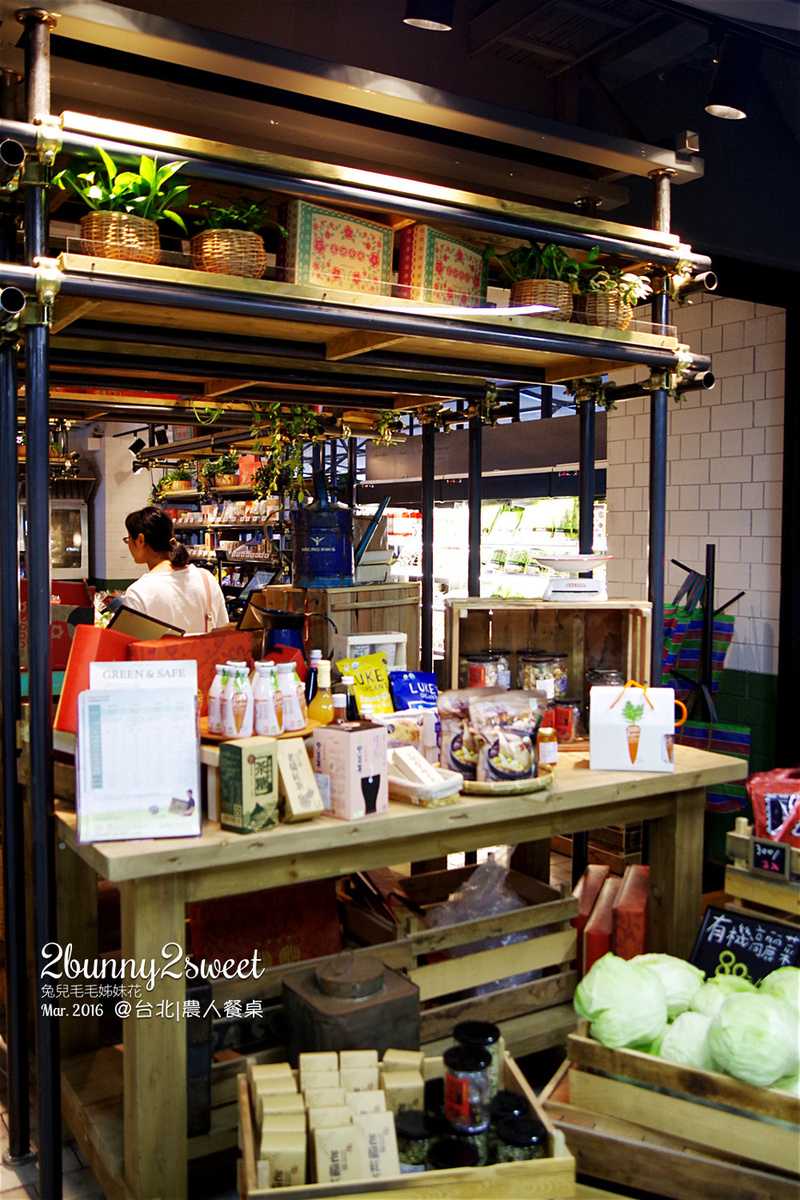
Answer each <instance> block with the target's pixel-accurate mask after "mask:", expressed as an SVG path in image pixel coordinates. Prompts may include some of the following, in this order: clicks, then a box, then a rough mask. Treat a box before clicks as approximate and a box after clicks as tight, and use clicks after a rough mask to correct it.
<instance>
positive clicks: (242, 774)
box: [219, 737, 278, 833]
mask: <svg viewBox="0 0 800 1200" xmlns="http://www.w3.org/2000/svg"><path fill="white" fill-rule="evenodd" d="M276 745H277V742H276V740H275V738H268V737H250V738H238V739H236V740H235V741H231V742H222V743H221V744H220V748H219V823H220V825H221V826H222V828H223V829H230V830H232V831H233V832H234V833H261V832H262V831H263V830H265V829H269V827H270V825H276V824H277V823H278V767H277V762H276V755H275V747H276Z"/></svg>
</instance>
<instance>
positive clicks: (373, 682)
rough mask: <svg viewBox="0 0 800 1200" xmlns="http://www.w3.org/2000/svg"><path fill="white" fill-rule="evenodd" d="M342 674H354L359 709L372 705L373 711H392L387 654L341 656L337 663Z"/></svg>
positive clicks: (354, 689) (354, 690) (354, 686)
mask: <svg viewBox="0 0 800 1200" xmlns="http://www.w3.org/2000/svg"><path fill="white" fill-rule="evenodd" d="M336 666H337V667H338V669H339V671H340V672H341V673H342V675H352V677H353V694H354V696H355V698H356V704H357V705H358V711H359V713H360V712H361V710H362V708H363V706H364V705H365V704H368V705H370V706H371V708H372V711H373V713H392V712H394V705H393V704H392V697H391V694H390V692H389V672H388V671H387V669H386V655H385V654H365V655H363V656H362V657H361V658H341V659H339V661H338V662H337V663H336Z"/></svg>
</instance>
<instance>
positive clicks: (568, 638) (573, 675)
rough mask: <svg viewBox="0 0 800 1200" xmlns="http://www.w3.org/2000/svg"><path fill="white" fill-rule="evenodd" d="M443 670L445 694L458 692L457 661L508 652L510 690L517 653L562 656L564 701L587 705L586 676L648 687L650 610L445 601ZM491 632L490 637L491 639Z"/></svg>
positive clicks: (623, 604)
mask: <svg viewBox="0 0 800 1200" xmlns="http://www.w3.org/2000/svg"><path fill="white" fill-rule="evenodd" d="M446 603H447V606H446V609H445V670H444V679H445V681H446V682H445V686H446V687H447V688H457V687H458V686H459V684H458V674H459V669H458V668H459V659H460V657H461V656H462V655H463V654H473V653H479V652H481V651H484V650H488V649H489V646H490V645H491V646H492V647H494V648H496V649H497V650H508V651H510V652H511V685H512V687H516V686H517V671H518V666H519V655H520V653H526V652H528V651H531V650H550V651H554V652H557V653H561V654H566V656H567V663H566V671H567V695H568V696H571V697H575V698H577V699H578V700H580V702H581V703H582V704H584V705H585V703H586V699H587V695H588V689H587V687H586V672H587V671H589V670H591V669H593V668H602V669H603V670H614V671H621V672H622V674H623V675H624V676H625V678H626V679H636V680H638V682H639V683H648V682H649V675H650V668H649V660H650V623H651V609H652V606H651V605H650V604H649V603H648V602H646V601H643V600H642V601H633V600H604V601H600V600H598V601H594V602H592V603H589V604H578V603H575V604H559V603H553V602H549V601H545V600H500V599H481V600H477V599H474V600H460V599H456V600H447V602H446ZM490 631H491V636H490Z"/></svg>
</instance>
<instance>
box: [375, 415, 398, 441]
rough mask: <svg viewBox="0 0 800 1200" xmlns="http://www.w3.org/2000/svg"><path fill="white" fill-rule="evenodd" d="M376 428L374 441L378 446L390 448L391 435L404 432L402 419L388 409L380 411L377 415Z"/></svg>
mask: <svg viewBox="0 0 800 1200" xmlns="http://www.w3.org/2000/svg"><path fill="white" fill-rule="evenodd" d="M377 427H378V436H377V438H376V439H375V440H376V441H377V443H378V445H379V446H391V444H392V437H393V435H394V434H396V433H403V431H404V426H403V420H402V418H401V417H399V416H398V414H397V413H396V412H393V411H392V410H391V409H390V408H384V409H381V411H380V412H379V413H378V420H377Z"/></svg>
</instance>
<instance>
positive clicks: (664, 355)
mask: <svg viewBox="0 0 800 1200" xmlns="http://www.w3.org/2000/svg"><path fill="white" fill-rule="evenodd" d="M21 19H22V20H23V22H24V24H25V30H26V45H27V51H26V73H27V83H28V105H27V115H28V120H27V121H26V122H20V121H13V120H8V119H1V120H0V138H3V137H5V138H13V139H16V140H17V141H19V142H20V143H21V144H22V145H23V146H24V147H25V149H26V151H27V157H26V163H25V171H24V176H23V178H24V185H25V186H24V188H23V191H24V192H25V195H26V201H25V222H26V243H25V261H24V263H17V262H14V261H6V262H2V263H0V285H2V286H7V287H8V286H11V287H16V288H19V289H20V290H21V291H22V292H24V293H25V294H26V296H27V297H28V311H27V315H26V324H25V326H24V329H25V337H24V341H25V360H24V372H25V376H24V377H25V385H26V405H27V422H28V446H27V476H28V481H29V488H30V489H31V492H30V495H31V499H32V500H33V499H34V497H35V505H34V504H32V505H31V507H32V508H34V510H35V511H36V512H38V519H37V518H34V519H33V520H32V521H31V525H30V535H29V544H28V571H29V596H30V611H29V637H30V646H31V662H32V669H31V676H30V747H31V750H30V755H31V762H30V784H29V794H30V803H31V810H32V818H33V821H32V824H33V830H34V844H33V855H34V876H35V879H36V903H37V912H36V953H37V956H38V955H40V953H41V949H42V946H43V945H44V943H45V942H46V941H48V940H54V939H55V921H54V912H53V910H54V904H53V888H54V880H53V856H54V846H53V836H52V835H53V750H52V731H51V675H50V665H49V528H48V522H47V483H48V419H49V408H48V404H49V383H50V372H51V366H52V371H53V373H54V375H55V376H56V377H57V378H58V380H59V383H60V384H62V386H63V383H62V381H63V379H64V378H65V375H64V374H63V373H59V368H63V370H64V371H66V369H67V368H69V369H71V370H73V371H74V370H75V369H76V368H80V367H81V366H85V367H87V368H90V367H91V366H92V365H93V366H94V367H95V368H97V369H101V370H102V372H103V380H104V384H105V383H106V382H111V381H113V380H114V379H115V378H116V379H117V380H119V378H120V377H122V378H125V377H126V375H125V373H126V372H131V371H143V372H144V373H145V374H146V375H148V376H149V377H150V378H149V379H142V380H141V389H142V391H143V393H146V392H147V391H148V390H157V389H158V387H159V386H160V389H161V390H162V391H166V390H171V389H169V388H168V387H167V385H166V383H165V382H164V381H165V380H171V381H172V382H173V383H174V382H175V379H176V377H179V378H180V379H183V378H185V379H186V380H189V381H191V380H203V379H208V378H211V379H213V378H217V377H220V376H221V377H223V378H230V379H231V380H246V381H247V382H252V384H253V389H254V390H253V392H252V395H253V396H254V397H258V398H262V397H264V396H265V395H269V396H271V397H272V398H275V399H284V400H285V401H286V402H289V403H292V402H295V400H296V398H297V397H298V393H297V392H296V391H295V390H294V389H295V388H296V387H298V386H299V387H300V388H301V391H300V393H299V397H300V398H301V399H302V402H304V403H322V404H323V405H325V406H326V407H328V406H330V407H331V408H334V409H337V410H338V409H348V408H363V409H366V410H368V409H370V408H373V409H374V408H375V407H383V408H386V407H389V408H391V407H396V408H398V409H407V410H410V411H414V410H415V409H416V408H421V409H422V408H425V407H428V406H431V405H432V404H435V403H436V402H438V401H439V400H441V399H445V398H446V399H460V400H465V401H470V400H477V399H478V398H479V397H480V396H481V395H482V394H483V393H484V391H485V384H486V383H487V382H493V383H497V384H500V385H501V386H502V385H503V384H509V383H516V384H520V383H532V382H540V383H553V382H560V381H565V380H567V379H572V378H578V377H583V376H596V375H598V374H600V373H603V372H608V371H611V370H613V369H615V368H620V367H626V366H642V367H647V368H649V369H650V371H651V373H664V372H667V373H668V372H683V373H687V374H689V375H697V374H699V373H701V372H703V371H707V370H708V367H709V360H708V359H707V358H705V357H703V356H698V355H692V354H691V353H690V352H689V350H688V349H687V347H685V346H682V345H681V344H680V343H679V342H678V340H677V338H676V337H674V336H672V335H671V334H670V332H669V331H668V329H667V327H666V326H665V324H664V322H665V320H666V297H665V294H664V293H662V294H661V296H659V297H658V298H657V299H656V300H655V301H654V306H653V320H654V322H655V323H656V324H655V326H654V330H653V331H650V332H641V331H627V332H624V333H623V332H620V331H616V330H600V329H594V328H591V329H590V328H588V327H582V326H577V325H573V326H570V325H567V326H560V325H556V324H554V323H553V322H551V321H547V320H545V319H542V318H540V317H529V316H516V315H500V314H497V315H493V314H491V313H481V314H478V313H476V312H473V311H469V310H467V311H465V313H464V314H463V316H462V315H458V316H457V317H452V316H449V315H448V316H446V317H445V316H440V315H436V314H434V313H431V314H428V313H425V312H422V313H421V312H419V310H418V309H416V310H413V311H412V309H411V306H409V305H407V304H405V305H404V303H403V302H402V301H396V300H390V299H388V298H381V297H361V298H360V299H359V300H358V302H357V303H349V302H347V301H346V300H344V299H342V298H341V297H337V296H336V295H334V294H331V293H330V292H326V291H323V290H321V289H313V288H304V287H301V286H300V287H295V286H291V285H287V284H276V283H270V282H268V281H259V280H232V279H230V278H227V277H223V278H222V279H220V278H219V277H215V276H208V275H203V274H200V273H197V272H194V271H187V270H184V269H182V268H170V267H161V266H156V267H146V266H141V265H138V264H130V263H127V264H126V263H122V264H118V263H112V262H110V261H108V260H96V259H88V258H86V257H84V256H82V255H74V254H72V253H66V254H64V255H62V256H60V258H59V259H57V260H55V259H50V258H48V257H47V256H48V246H47V220H48V210H47V201H46V196H47V188H46V185H47V182H48V173H49V169H50V166H51V165H52V161H53V158H54V156H55V151H56V148H58V149H59V150H60V151H61V153H62V154H63V155H66V156H68V157H71V158H77V159H86V158H87V157H89V156H91V155H93V154H94V153H95V151H96V147H97V146H98V145H100V146H102V147H103V148H104V149H105V150H106V151H108V152H109V153H110V154H112V155H115V156H117V157H119V158H120V159H122V160H123V161H124V160H125V159H126V158H127V159H128V160H130V161H132V160H134V159H135V158H138V156H139V155H140V154H152V153H153V152H154V151H157V152H159V153H161V154H164V153H165V152H167V153H172V154H176V155H180V157H181V158H185V159H186V160H187V166H186V168H185V170H184V173H185V174H186V175H187V176H188V177H191V178H196V179H200V180H206V181H212V182H216V183H225V184H229V185H237V186H239V187H248V188H251V189H257V190H258V191H259V192H263V191H275V192H278V193H281V194H289V195H292V196H300V197H303V198H305V199H309V200H314V201H319V202H322V203H325V204H334V205H340V206H347V207H351V208H356V209H358V210H361V211H364V212H369V213H373V214H375V213H379V214H389V215H390V217H391V218H392V219H394V218H395V217H396V218H399V219H400V221H399V222H398V224H399V223H403V222H405V221H407V219H408V218H412V219H415V220H422V221H433V222H436V223H437V224H438V225H440V226H446V227H449V228H453V229H456V230H464V229H470V230H472V231H473V232H475V233H478V234H482V235H484V236H485V237H487V238H488V237H491V238H493V239H495V238H497V237H501V238H502V237H505V238H517V239H518V238H527V237H530V238H534V239H538V240H549V241H556V242H558V243H559V244H561V245H563V246H567V247H571V248H573V249H577V250H584V251H586V250H588V249H589V248H590V247H592V246H595V245H597V246H599V247H600V249H601V250H602V251H603V252H604V253H606V254H611V255H615V256H621V257H623V258H626V259H630V260H633V261H634V262H636V263H646V264H649V265H650V267H651V269H654V270H656V271H661V272H662V273H663V272H669V271H670V270H674V269H675V268H676V266H677V264H678V263H679V262H689V263H691V265H692V268H693V270H695V271H703V270H706V269H707V268H708V267H709V266H710V263H709V260H708V259H707V258H705V257H704V256H702V255H695V254H692V252H691V250H690V248H689V247H687V246H684V245H682V244H681V243H680V241H679V239H678V238H677V237H675V236H674V235H672V234H671V233H670V231H669V204H668V200H669V177H668V174H667V173H665V172H663V171H661V172H657V173H656V175H657V177H656V179H655V181H654V182H655V194H656V208H655V212H656V219H655V222H654V223H655V225H656V228H655V229H654V230H637V229H630V228H627V227H624V226H621V225H615V224H612V223H609V222H602V221H599V220H596V219H594V218H589V217H584V216H579V215H571V216H568V215H562V214H557V213H547V212H546V211H545V210H542V209H537V208H534V207H533V206H525V205H518V204H511V203H508V202H506V201H499V200H496V199H493V198H491V197H479V196H475V195H473V194H471V193H465V192H458V191H455V190H453V189H445V188H428V187H426V186H425V185H423V184H420V185H419V186H418V187H415V185H414V184H410V183H409V182H408V181H407V180H397V181H395V182H394V184H392V181H391V180H388V179H387V177H386V176H385V175H381V176H377V175H376V176H370V175H369V173H366V172H361V171H359V172H351V173H349V172H348V171H347V170H346V169H342V168H336V167H330V166H328V165H326V164H319V163H303V162H301V161H300V160H290V159H282V158H280V157H279V156H274V155H268V154H264V153H262V152H259V153H254V152H250V151H247V150H244V149H240V148H237V147H232V146H231V147H225V146H220V144H219V143H216V142H200V141H199V140H198V139H194V138H184V137H181V136H179V135H176V134H169V133H164V132H161V131H155V130H144V129H140V128H139V127H135V126H117V125H116V124H115V123H110V122H104V121H98V120H97V119H95V118H91V117H83V116H80V115H79V114H72V113H68V114H65V115H64V118H63V120H61V121H59V120H57V119H56V118H54V117H53V116H52V115H51V114H50V113H49V104H50V101H49V66H50V64H49V33H50V28H51V26H52V24H53V23H54V21H55V18H52V17H51V16H49V14H47V13H46V12H44V11H43V10H40V9H31V10H26V11H25V12H24V13H23V14H21ZM348 175H351V176H352V177H351V178H348ZM98 318H100V319H99V320H98ZM349 335H352V336H353V338H354V340H353V341H352V342H351V343H348V344H346V345H343V343H342V338H343V337H344V338H347V337H348V336H349ZM353 345H355V346H356V347H357V348H356V349H352V346H353ZM348 347H350V348H348ZM95 355H96V356H97V357H96V360H95V361H94V363H92V358H93V356H95ZM276 359H277V360H279V361H278V362H277V363H276V362H274V361H273V360H276ZM287 364H288V365H287ZM15 366H16V364H15V363H14V362H13V361H12V356H11V355H10V354H9V351H8V349H7V348H4V350H3V352H2V370H0V388H2V397H0V399H2V412H3V422H4V424H3V427H4V429H5V428H10V422H11V420H12V419H13V417H14V415H15V413H16V404H17V397H16V382H15V370H14V367H15ZM87 378H88V383H89V385H91V383H92V377H91V375H89V376H87ZM154 380H155V381H156V383H155V384H154V383H153V381H154ZM315 386H318V387H320V388H323V389H325V390H324V391H321V392H320V393H319V394H318V395H316V398H315V394H314V391H313V389H314V387H315ZM187 387H188V384H187ZM192 388H193V389H194V385H192ZM174 390H176V391H180V386H177V385H176V386H175V388H174ZM192 394H193V395H194V394H195V392H194V390H193V392H192ZM247 394H248V393H245V396H247ZM237 398H238V399H239V400H241V399H242V395H241V393H240V392H234V402H233V406H234V407H236V399H237ZM94 400H95V402H96V401H97V397H95V398H94ZM55 402H57V401H56V400H54V403H55ZM220 403H221V404H223V406H224V401H222V400H221V401H220ZM665 405H666V392H665V391H664V390H663V388H662V389H660V390H657V391H656V392H655V393H654V396H653V422H652V432H651V460H652V462H653V470H652V475H651V489H650V512H651V515H650V533H651V546H650V570H649V578H650V592H651V599H652V600H653V601H654V629H658V628H659V622H658V619H657V606H658V604H660V594H661V592H662V591H663V553H664V550H663V546H664V517H665V478H664V470H665V463H666V408H665ZM100 407H102V402H100ZM134 407H135V408H140V406H139V405H136V406H134ZM156 408H158V404H157V402H154V404H153V409H154V411H155V409H156ZM420 415H422V414H420ZM154 419H156V420H159V419H161V420H163V419H164V418H163V416H162V417H156V418H154ZM420 442H421V447H422V455H423V471H422V475H423V483H424V487H423V492H424V505H423V508H424V512H423V528H424V530H425V536H424V539H423V543H424V544H423V563H424V568H425V569H424V573H423V583H422V596H423V602H424V603H423V614H422V633H423V636H422V647H423V664H422V665H423V667H424V668H427V669H430V666H431V661H430V660H431V656H432V648H431V623H430V622H431V613H430V611H429V610H430V605H431V601H432V588H433V578H432V536H433V494H434V487H433V480H434V461H433V458H434V454H433V450H434V445H433V443H434V438H433V426H432V425H431V424H430V422H429V421H428V422H427V423H425V424H424V425H423V436H422V438H421V439H420ZM592 443H593V438H592V422H591V419H590V418H589V417H588V415H587V417H586V418H585V419H584V422H583V436H582V464H583V466H584V467H585V470H586V473H587V477H588V475H589V474H590V473H591V472H592V471H593V461H592V460H593V444H592ZM353 456H354V447H353V442H352V439H351V440H350V445H349V458H350V460H351V462H352V459H353ZM480 459H481V442H480V430H479V428H475V427H474V428H473V430H472V439H471V457H470V478H471V481H472V491H471V494H472V496H473V497H475V500H474V502H473V503H472V504H471V510H472V511H471V522H470V527H471V531H472V534H473V536H474V535H475V530H476V529H477V530H478V533H479V520H478V519H477V517H478V514H479V510H478V499H477V498H478V497H479V495H480V487H479V481H480V472H481V461H480ZM4 461H5V459H4ZM592 490H593V489H588V488H587V489H585V490H584V491H585V494H584V491H582V493H581V496H582V504H583V503H584V501H585V504H586V505H589V504H590V500H591V491H592ZM581 528H582V537H581V550H582V551H587V550H590V549H591V544H590V542H591V525H590V522H589V513H588V511H587V512H584V513H583V514H582V523H581ZM476 554H477V550H476V548H475V547H473V548H472V551H471V559H470V561H471V584H470V587H471V590H474V589H475V587H476V586H477V584H476V581H475V578H474V576H475V574H476V571H475V568H476V564H477V561H478V560H477V557H476ZM0 567H1V568H2V579H1V580H0V585H1V587H2V600H3V612H4V614H5V615H4V630H6V631H7V630H9V629H11V628H12V626H13V621H12V620H11V617H10V615H9V605H10V602H11V598H13V597H14V596H16V595H17V591H16V589H17V582H18V581H17V578H16V568H15V562H14V556H12V555H9V554H7V553H6V554H4V555H3V556H2V558H0ZM660 649H661V641H660V637H659V636H658V635H656V636H654V638H653V652H652V669H653V673H654V674H657V673H660V657H661V655H660ZM4 662H5V664H6V669H5V673H4V681H5V685H4V686H5V692H4V699H5V697H8V696H10V697H11V703H10V704H9V703H5V702H4V705H3V745H4V747H5V749H6V755H7V754H8V747H9V746H14V745H15V744H16V742H15V738H16V730H15V728H14V729H13V732H12V726H13V725H14V722H15V716H16V713H15V704H16V701H15V700H14V696H13V687H12V685H11V681H10V679H9V678H8V669H7V668H8V663H9V662H10V664H11V666H12V667H13V666H14V659H13V656H10V657H9V658H8V659H6V658H5V656H4ZM656 667H658V668H659V672H656ZM5 782H6V788H7V789H8V788H9V786H10V782H9V775H8V770H6V772H5ZM13 800H14V793H13V790H12V792H11V794H9V792H8V790H7V791H6V803H7V804H8V803H13ZM4 850H6V847H4ZM19 887H21V884H20V885H19ZM21 902H22V897H21V895H20V894H19V891H17V892H16V893H13V894H11V895H9V896H8V898H7V905H8V909H9V913H10V915H11V917H12V919H13V915H14V913H15V911H18V909H19V905H20V904H21ZM15 997H16V1000H15ZM9 1000H10V1003H12V1004H13V1003H17V1004H18V1003H19V1002H20V1001H19V997H18V995H17V991H16V990H12V991H11V992H10V996H9ZM40 1010H41V1006H40ZM13 1015H14V1019H13V1020H10V1021H9V1030H10V1031H11V1032H12V1036H13V1030H14V1029H20V1013H19V1012H15V1013H14V1014H13ZM24 1025H25V1021H24V1014H23V1019H22V1021H21V1027H22V1030H23V1031H24ZM38 1033H39V1045H38V1071H39V1122H38V1125H39V1154H40V1180H41V1190H42V1195H43V1196H44V1197H45V1200H57V1198H58V1197H60V1194H61V1186H60V1103H59V1041H58V1026H57V1023H56V1022H55V1021H53V1020H52V1019H50V1018H45V1017H42V1016H41V1015H40V1018H39V1025H38ZM23 1049H25V1053H26V1048H24V1047H23V1044H22V1041H20V1042H19V1044H17V1045H13V1046H12V1045H10V1046H9V1055H10V1058H11V1056H12V1055H17V1058H18V1056H19V1054H20V1053H22V1052H23ZM26 1100H27V1097H18V1104H19V1105H21V1104H23V1103H24V1102H25V1101H26ZM22 1120H23V1118H22V1113H21V1112H17V1113H16V1114H14V1113H13V1112H12V1116H11V1122H12V1126H13V1128H12V1130H11V1140H12V1145H16V1146H17V1147H18V1148H19V1149H20V1150H21V1149H22V1146H21V1145H20V1136H19V1131H20V1129H22V1133H23V1135H24V1136H23V1137H22V1139H21V1140H22V1141H26V1139H27V1126H26V1125H24V1124H23V1123H22ZM93 1153H94V1154H95V1156H96V1157H97V1156H99V1155H100V1150H99V1149H98V1148H97V1147H94V1148H93ZM98 1161H100V1160H99V1158H98ZM103 1179H104V1186H106V1189H107V1190H108V1188H109V1187H110V1188H112V1191H111V1192H110V1193H109V1194H113V1195H116V1194H119V1195H121V1196H122V1195H124V1196H126V1197H127V1196H129V1195H130V1194H131V1193H130V1192H129V1190H128V1188H127V1184H125V1182H124V1180H122V1179H119V1180H118V1183H119V1190H118V1192H117V1191H114V1190H113V1188H114V1187H116V1185H115V1184H114V1176H113V1174H112V1173H111V1172H110V1169H109V1172H108V1173H106V1174H105V1175H104V1177H103ZM171 1200H179V1198H178V1197H171Z"/></svg>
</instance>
